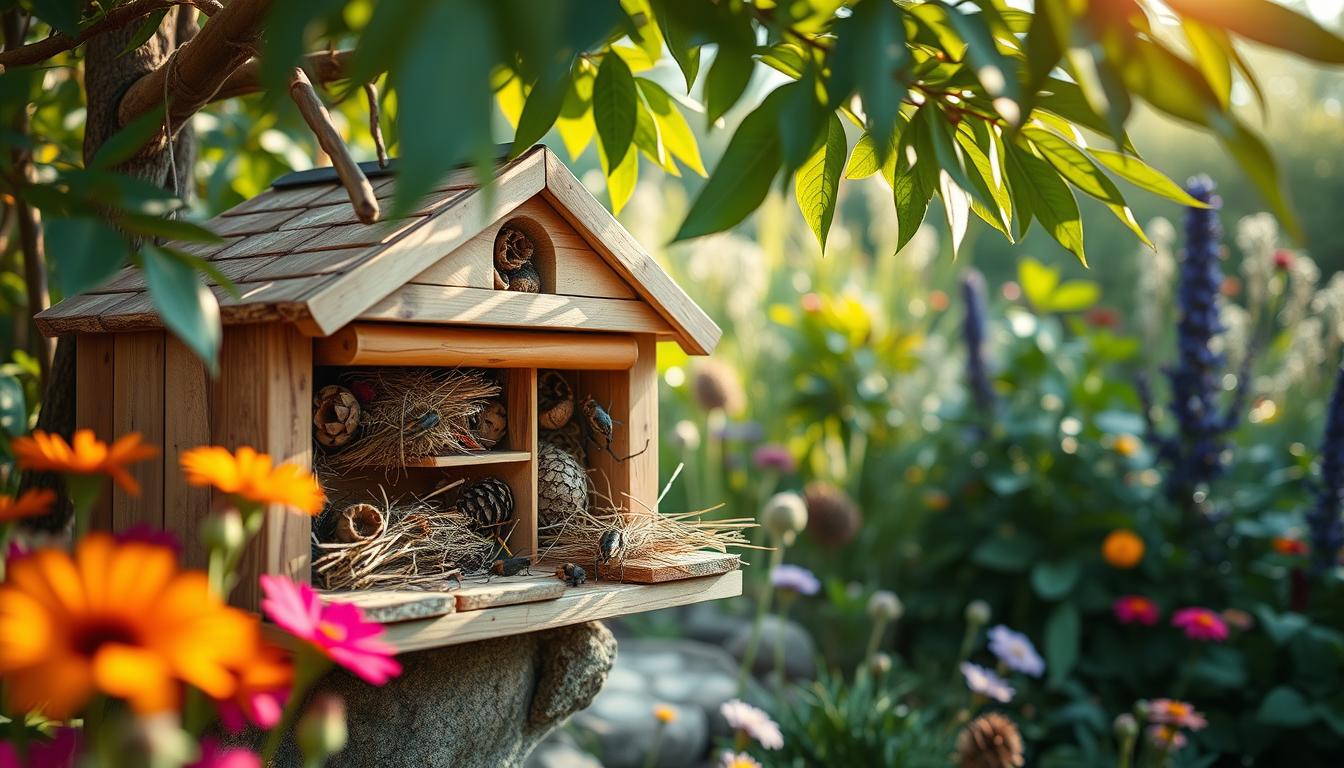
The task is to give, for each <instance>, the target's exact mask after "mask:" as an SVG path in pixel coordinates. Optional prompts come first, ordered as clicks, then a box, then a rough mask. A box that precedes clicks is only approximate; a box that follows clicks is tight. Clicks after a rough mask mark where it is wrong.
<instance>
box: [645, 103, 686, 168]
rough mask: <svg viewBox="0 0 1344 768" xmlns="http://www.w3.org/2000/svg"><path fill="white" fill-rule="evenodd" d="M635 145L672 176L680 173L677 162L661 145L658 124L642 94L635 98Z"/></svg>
mask: <svg viewBox="0 0 1344 768" xmlns="http://www.w3.org/2000/svg"><path fill="white" fill-rule="evenodd" d="M635 146H636V147H639V149H640V151H641V152H643V153H644V156H645V157H647V158H649V160H651V161H652V162H654V163H656V164H657V165H659V166H661V167H662V168H663V170H665V171H667V172H668V173H670V174H672V175H673V176H680V175H681V171H680V170H679V169H678V168H677V164H676V163H675V162H673V161H672V157H671V155H669V154H668V153H667V148H666V147H664V146H663V140H662V137H661V136H659V135H658V124H657V123H656V122H655V121H654V119H653V113H652V112H650V111H649V105H648V104H645V103H644V97H643V96H640V97H638V98H636V99H635Z"/></svg>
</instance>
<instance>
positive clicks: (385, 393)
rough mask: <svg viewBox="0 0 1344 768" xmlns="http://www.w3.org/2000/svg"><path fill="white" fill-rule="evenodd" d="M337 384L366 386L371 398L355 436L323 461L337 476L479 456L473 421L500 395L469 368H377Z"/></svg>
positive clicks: (351, 374) (492, 384)
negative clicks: (431, 459)
mask: <svg viewBox="0 0 1344 768" xmlns="http://www.w3.org/2000/svg"><path fill="white" fill-rule="evenodd" d="M341 380H342V381H344V382H346V383H351V382H369V383H371V384H372V386H373V389H374V392H375V395H374V397H373V400H372V401H371V402H369V403H368V404H366V405H365V406H364V411H363V415H362V416H361V417H360V429H359V435H358V436H357V437H356V438H355V439H354V440H353V441H351V442H350V443H349V444H348V445H346V446H345V447H344V448H343V449H342V450H340V451H338V452H335V453H331V454H328V455H327V457H326V461H325V464H326V465H327V466H328V467H330V468H331V469H332V470H333V471H335V472H339V473H345V472H351V471H355V470H359V469H362V468H365V467H382V468H385V469H401V468H403V467H405V466H406V464H407V463H408V462H412V461H415V460H417V459H425V458H429V457H433V456H447V455H451V454H461V453H469V452H471V451H480V450H482V449H483V446H482V445H481V444H480V443H479V442H477V440H476V437H475V435H474V434H473V431H472V430H473V420H474V419H475V418H476V417H477V416H478V415H479V414H481V413H482V412H483V411H484V410H485V409H486V408H487V407H488V406H489V405H490V402H491V401H492V400H494V399H495V398H497V397H499V395H500V386H499V384H498V383H497V382H495V381H493V380H491V379H490V378H488V377H487V376H486V374H485V373H483V372H481V371H478V370H472V369H458V368H452V369H442V368H377V369H370V370H359V371H351V372H349V373H346V374H345V375H343V376H342V377H341Z"/></svg>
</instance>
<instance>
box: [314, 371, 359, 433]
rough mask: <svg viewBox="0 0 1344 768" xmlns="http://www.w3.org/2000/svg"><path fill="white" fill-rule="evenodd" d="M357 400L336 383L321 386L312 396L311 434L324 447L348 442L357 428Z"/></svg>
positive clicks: (352, 394)
mask: <svg viewBox="0 0 1344 768" xmlns="http://www.w3.org/2000/svg"><path fill="white" fill-rule="evenodd" d="M359 414H360V408H359V400H357V399H356V398H355V395H354V393H352V392H351V391H350V390H348V389H346V388H345V387H342V386H340V385H337V384H328V385H327V386H325V387H323V388H322V389H321V390H320V391H319V392H318V393H317V397H315V398H313V436H314V437H316V438H317V442H318V443H320V444H321V445H322V446H324V447H326V448H338V447H340V446H342V445H345V444H346V443H348V442H350V439H351V438H352V437H354V436H355V430H357V429H359Z"/></svg>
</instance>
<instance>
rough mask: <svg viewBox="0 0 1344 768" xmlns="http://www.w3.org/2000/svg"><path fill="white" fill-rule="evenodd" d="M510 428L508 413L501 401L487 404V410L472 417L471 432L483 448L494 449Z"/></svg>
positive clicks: (492, 401)
mask: <svg viewBox="0 0 1344 768" xmlns="http://www.w3.org/2000/svg"><path fill="white" fill-rule="evenodd" d="M508 428H509V416H508V412H506V411H505V410H504V403H502V402H500V401H499V400H491V401H490V402H488V403H486V404H485V409H484V410H482V411H481V412H480V413H478V414H476V415H475V416H473V417H472V422H471V431H472V434H473V435H475V436H476V442H478V443H480V444H481V447H482V448H494V447H495V445H496V444H498V443H499V440H500V438H502V437H504V433H505V432H506V431H508Z"/></svg>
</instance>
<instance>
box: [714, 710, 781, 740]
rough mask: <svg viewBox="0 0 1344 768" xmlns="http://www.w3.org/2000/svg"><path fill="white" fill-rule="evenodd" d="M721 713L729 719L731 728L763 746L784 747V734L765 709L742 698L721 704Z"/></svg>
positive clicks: (725, 718)
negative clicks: (758, 707) (754, 705)
mask: <svg viewBox="0 0 1344 768" xmlns="http://www.w3.org/2000/svg"><path fill="white" fill-rule="evenodd" d="M719 714H721V715H723V719H724V720H727V721H728V727H729V728H732V729H733V730H734V731H737V732H739V733H741V734H744V735H745V736H747V737H748V738H751V739H754V740H756V742H757V743H759V744H760V745H761V746H762V747H765V748H766V749H782V748H783V747H784V734H783V733H781V732H780V730H779V726H778V725H776V724H775V721H774V720H771V719H770V716H769V715H767V714H766V713H765V711H764V710H761V709H757V708H756V707H753V706H751V705H750V704H748V703H746V702H745V701H742V700H741V699H733V700H732V701H725V702H724V703H723V704H721V705H719Z"/></svg>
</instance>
